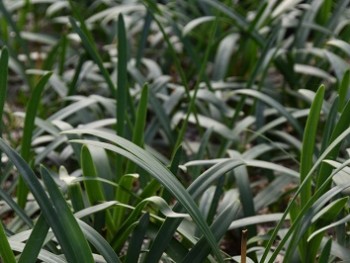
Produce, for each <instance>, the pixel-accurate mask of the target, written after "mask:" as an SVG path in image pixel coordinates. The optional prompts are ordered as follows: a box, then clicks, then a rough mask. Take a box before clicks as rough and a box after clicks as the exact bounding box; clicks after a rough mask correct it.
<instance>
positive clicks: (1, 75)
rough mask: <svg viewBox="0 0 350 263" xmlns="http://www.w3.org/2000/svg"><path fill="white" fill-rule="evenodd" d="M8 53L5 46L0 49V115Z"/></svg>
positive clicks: (0, 130) (5, 87)
mask: <svg viewBox="0 0 350 263" xmlns="http://www.w3.org/2000/svg"><path fill="white" fill-rule="evenodd" d="M8 60H9V54H8V51H7V48H6V47H4V48H3V49H2V50H1V57H0V116H1V117H2V116H3V111H4V105H5V99H6V94H7V75H8ZM1 133H2V121H0V135H1Z"/></svg>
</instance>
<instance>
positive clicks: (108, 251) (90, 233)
mask: <svg viewBox="0 0 350 263" xmlns="http://www.w3.org/2000/svg"><path fill="white" fill-rule="evenodd" d="M77 222H78V224H79V226H80V228H81V230H82V231H83V233H84V235H85V236H86V238H87V240H89V242H90V243H91V244H92V245H93V246H94V247H95V248H96V250H97V251H98V252H99V253H100V255H102V256H103V257H104V259H105V260H106V262H108V263H119V262H121V260H120V259H119V257H118V256H117V254H116V253H115V252H114V250H113V249H112V247H111V246H110V244H109V243H108V242H107V241H106V239H104V238H103V237H102V236H101V235H100V234H99V233H98V232H97V231H96V230H95V229H93V228H92V227H91V226H89V225H88V224H86V223H85V222H83V221H81V220H79V219H78V220H77Z"/></svg>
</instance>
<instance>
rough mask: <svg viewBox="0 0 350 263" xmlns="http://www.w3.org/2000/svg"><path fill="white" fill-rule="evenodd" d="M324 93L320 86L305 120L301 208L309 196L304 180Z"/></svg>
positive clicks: (309, 188) (312, 152)
mask: <svg viewBox="0 0 350 263" xmlns="http://www.w3.org/2000/svg"><path fill="white" fill-rule="evenodd" d="M324 92H325V87H324V86H321V87H320V88H319V89H318V90H317V93H316V96H315V99H314V101H313V103H312V105H311V109H310V114H309V117H308V118H307V121H306V125H305V131H304V137H303V147H302V150H301V157H300V159H301V163H300V181H301V182H305V186H304V188H303V190H302V191H301V193H300V198H301V206H304V205H305V204H306V202H307V201H308V200H309V199H310V196H311V179H308V180H307V181H305V180H306V176H307V174H308V172H309V171H310V169H311V167H312V166H313V155H314V149H315V141H316V133H317V126H318V120H319V118H320V112H321V108H322V104H323V96H324Z"/></svg>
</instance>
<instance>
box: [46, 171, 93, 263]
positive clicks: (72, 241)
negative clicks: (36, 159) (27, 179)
mask: <svg viewBox="0 0 350 263" xmlns="http://www.w3.org/2000/svg"><path fill="white" fill-rule="evenodd" d="M41 176H42V178H43V181H44V183H45V185H46V188H47V191H48V193H49V195H50V197H51V201H52V206H53V209H54V210H55V211H56V214H57V215H58V214H59V219H60V220H59V221H60V224H61V225H62V227H63V228H64V234H65V237H66V238H67V241H68V242H67V243H64V244H62V243H61V246H62V247H64V246H65V247H66V249H67V247H68V246H69V250H70V251H71V252H72V254H71V255H69V256H70V257H71V258H67V259H68V261H72V260H73V261H72V262H91V263H93V262H94V260H93V257H92V252H91V249H90V247H89V245H88V243H87V241H86V239H85V237H84V235H83V232H82V230H81V229H80V227H79V225H78V223H77V220H76V219H75V218H74V216H73V214H72V212H71V210H70V209H69V207H68V205H67V203H66V201H65V200H64V198H63V196H62V194H61V192H60V191H59V189H58V187H57V185H56V183H55V182H54V180H53V179H52V177H51V175H50V173H49V171H48V170H47V169H46V168H44V167H43V166H41ZM56 221H57V219H56ZM66 256H68V255H66Z"/></svg>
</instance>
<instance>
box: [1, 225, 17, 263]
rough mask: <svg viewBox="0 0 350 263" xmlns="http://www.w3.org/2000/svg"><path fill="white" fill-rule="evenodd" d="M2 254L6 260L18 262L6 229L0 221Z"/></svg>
mask: <svg viewBox="0 0 350 263" xmlns="http://www.w3.org/2000/svg"><path fill="white" fill-rule="evenodd" d="M0 255H1V258H2V259H3V260H4V262H6V263H16V259H15V256H14V254H13V252H12V250H11V247H10V244H9V242H8V240H7V236H6V234H5V230H4V227H3V225H2V223H0Z"/></svg>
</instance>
